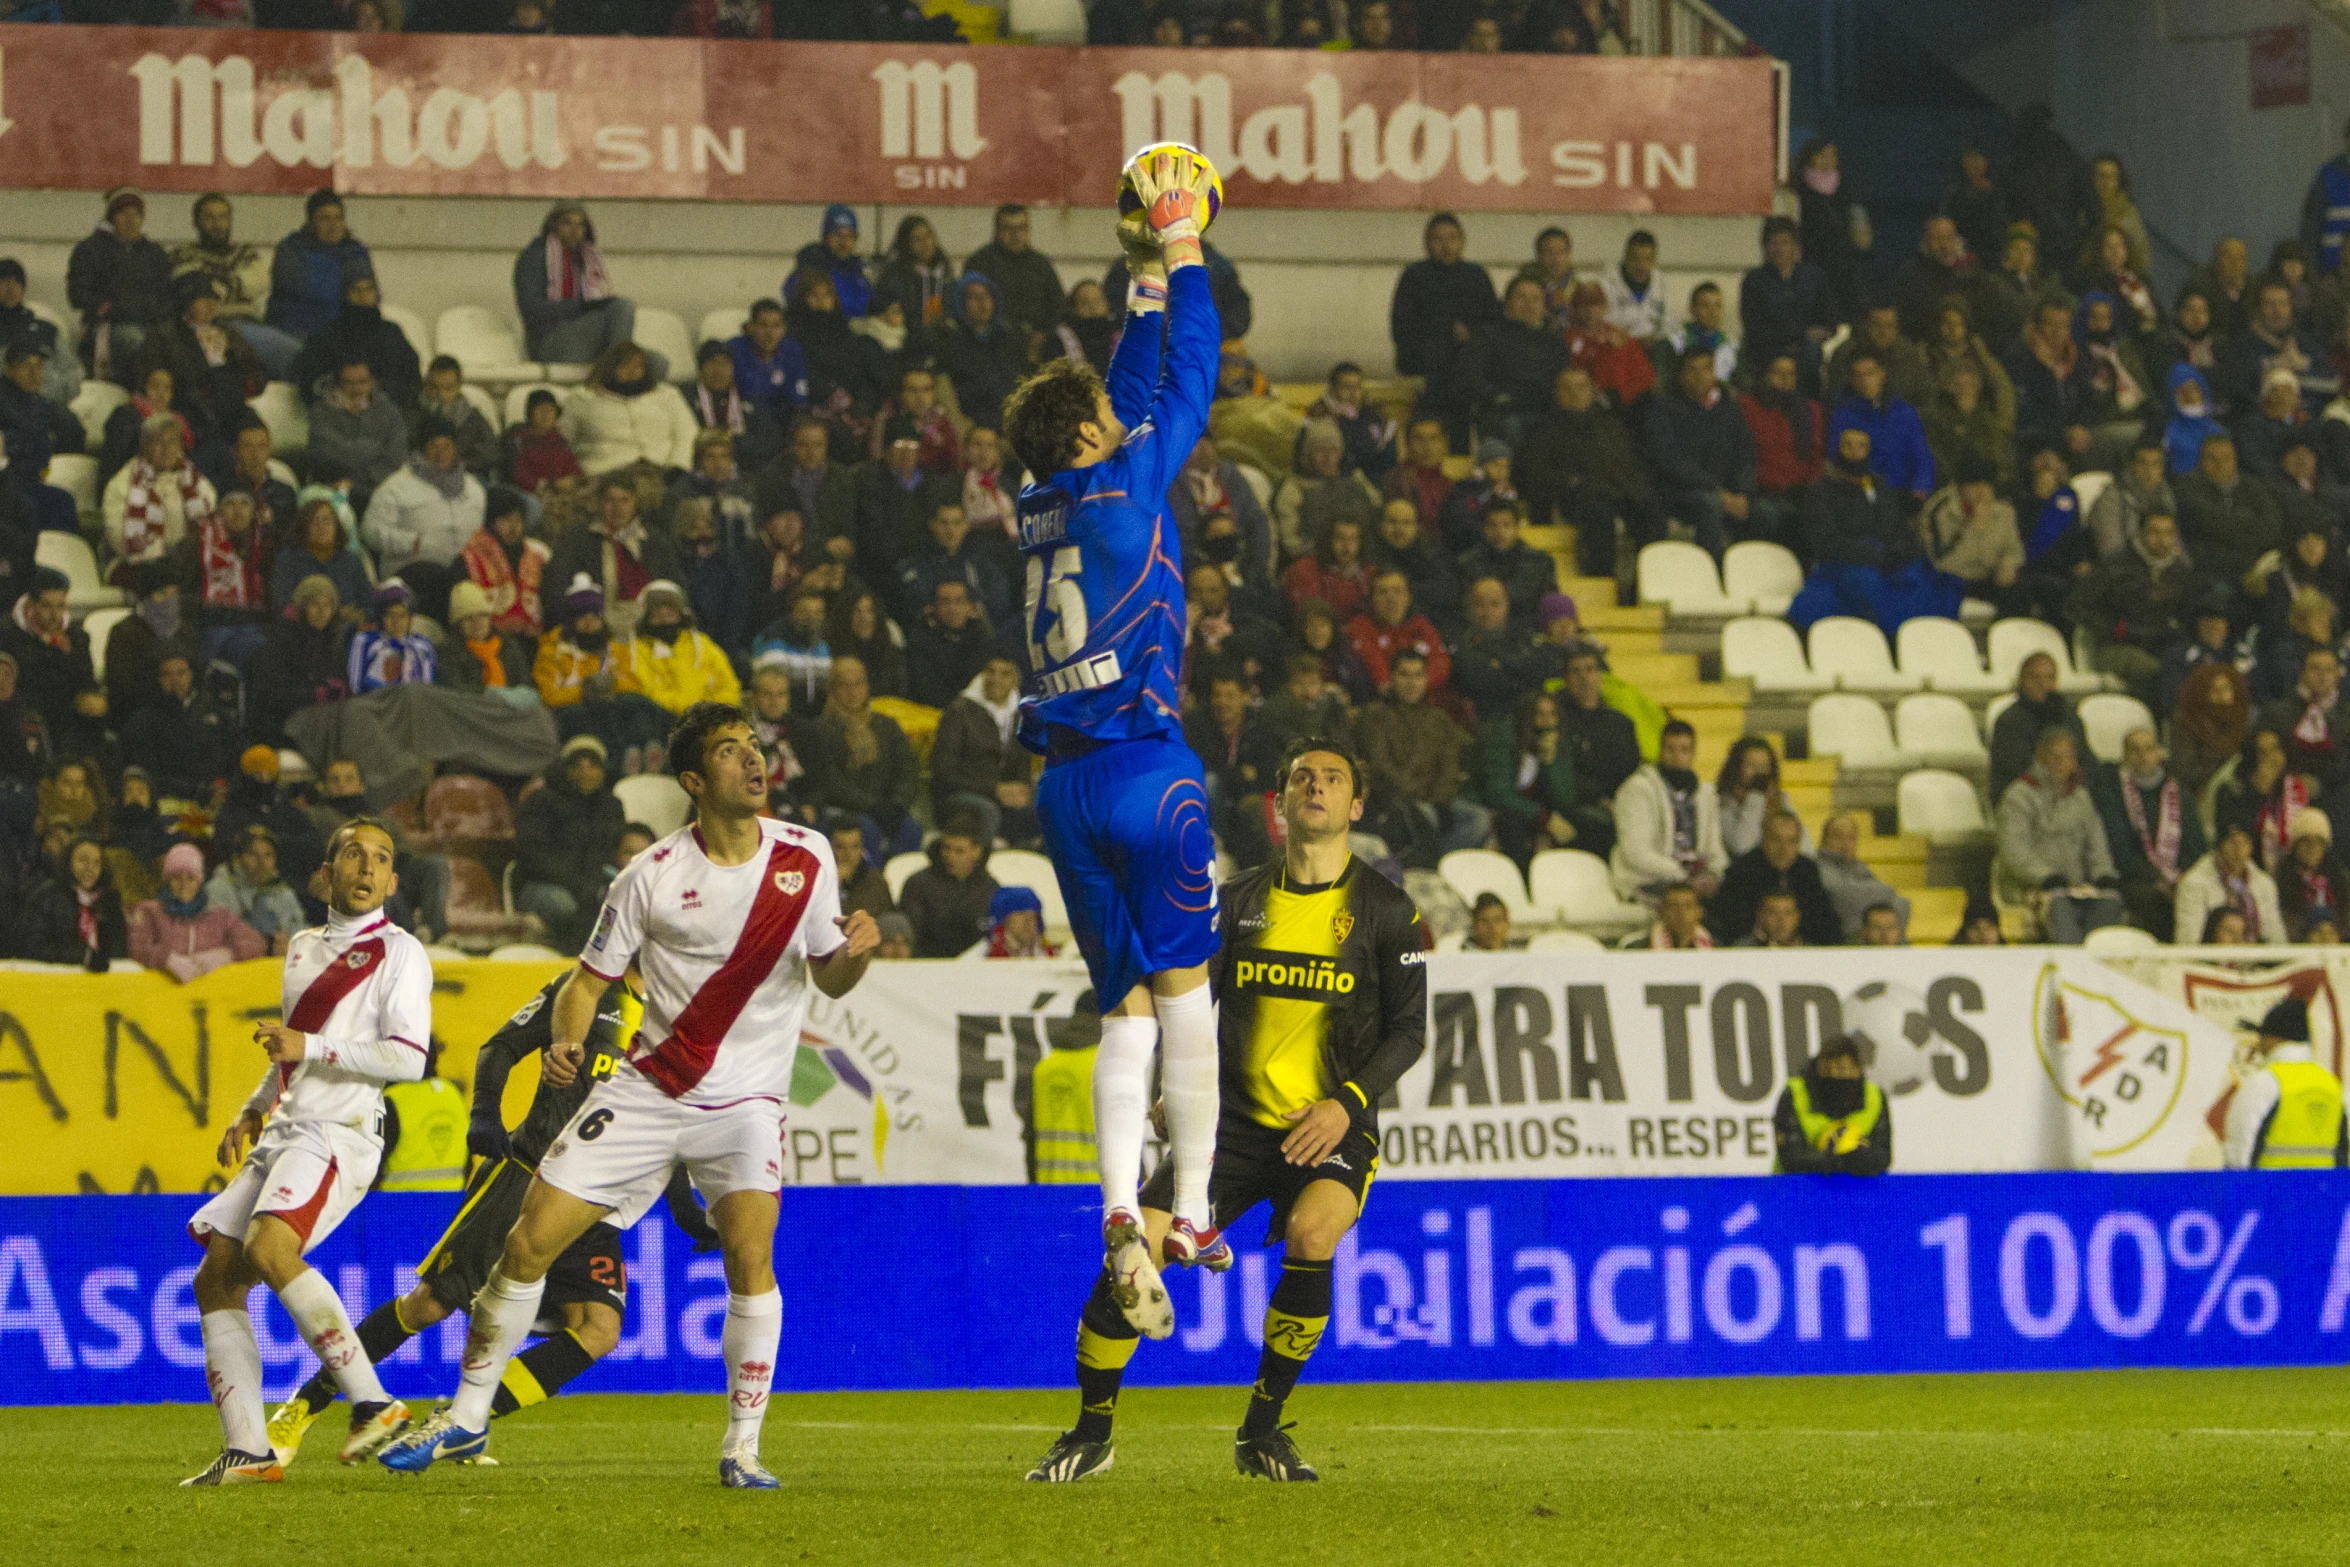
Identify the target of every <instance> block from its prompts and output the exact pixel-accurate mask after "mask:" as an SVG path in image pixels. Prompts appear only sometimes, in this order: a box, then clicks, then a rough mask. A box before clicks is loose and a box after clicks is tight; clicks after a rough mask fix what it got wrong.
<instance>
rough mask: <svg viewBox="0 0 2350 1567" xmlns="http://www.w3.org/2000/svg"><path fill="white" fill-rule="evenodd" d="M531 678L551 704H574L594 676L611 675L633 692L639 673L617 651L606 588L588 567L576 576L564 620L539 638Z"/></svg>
mask: <svg viewBox="0 0 2350 1567" xmlns="http://www.w3.org/2000/svg"><path fill="white" fill-rule="evenodd" d="M531 679H532V681H533V682H534V683H535V684H536V685H537V686H538V688H539V700H540V701H542V702H544V703H546V704H547V706H549V707H571V706H574V705H576V704H577V703H578V702H579V701H580V700H581V698H582V697H583V696H584V695H585V693H586V688H587V685H588V683H589V682H590V681H593V680H609V681H611V682H612V689H613V690H614V691H616V692H618V691H629V692H633V691H635V690H636V689H637V684H636V676H635V675H634V674H632V673H630V672H629V669H628V666H627V664H626V663H625V662H624V661H622V660H620V659H619V658H618V657H616V656H615V653H614V649H613V643H612V633H611V631H610V629H609V628H607V627H606V626H605V624H604V590H603V589H602V588H599V587H597V586H596V583H595V579H594V578H592V577H590V576H589V575H588V574H587V573H586V572H580V573H579V574H578V575H576V576H574V577H572V578H571V581H570V586H569V587H567V588H565V589H564V592H563V623H562V624H561V625H560V626H557V627H556V628H555V629H553V630H551V631H549V632H548V633H547V634H546V635H545V636H542V637H540V638H539V651H538V656H537V658H536V659H534V660H533V661H532V664H531Z"/></svg>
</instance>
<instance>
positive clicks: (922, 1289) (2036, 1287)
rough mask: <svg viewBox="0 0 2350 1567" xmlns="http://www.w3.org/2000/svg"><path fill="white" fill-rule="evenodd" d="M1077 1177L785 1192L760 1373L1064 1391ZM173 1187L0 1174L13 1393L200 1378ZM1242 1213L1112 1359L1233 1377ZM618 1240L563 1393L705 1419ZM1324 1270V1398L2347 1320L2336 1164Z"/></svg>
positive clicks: (457, 1323)
mask: <svg viewBox="0 0 2350 1567" xmlns="http://www.w3.org/2000/svg"><path fill="white" fill-rule="evenodd" d="M1095 1201H1096V1200H1095V1197H1094V1194H1093V1193H1092V1191H1091V1190H1090V1189H1088V1188H1053V1187H1027V1188H1006V1187H992V1188H990V1187H974V1188H956V1187H939V1186H919V1187H890V1188H866V1189H863V1190H847V1189H823V1188H806V1189H793V1190H787V1191H786V1192H785V1193H784V1197H783V1217H782V1227H781V1231H780V1233H779V1237H778V1244H777V1247H776V1254H775V1271H776V1275H777V1279H778V1287H779V1288H780V1290H781V1291H782V1295H783V1326H784V1332H783V1339H782V1345H781V1351H780V1356H779V1360H778V1364H777V1366H776V1370H775V1386H776V1388H777V1390H778V1391H795V1392H796V1391H816V1390H823V1389H842V1388H847V1389H887V1388H909V1389H910V1388H953V1387H1063V1386H1066V1385H1068V1383H1069V1381H1070V1377H1071V1368H1070V1364H1069V1361H1070V1343H1071V1335H1072V1325H1073V1323H1074V1321H1075V1319H1076V1315H1077V1311H1078V1308H1079V1306H1080V1305H1081V1304H1082V1302H1083V1299H1084V1295H1085V1292H1086V1289H1087V1286H1088V1283H1089V1281H1090V1280H1091V1279H1092V1277H1093V1275H1094V1272H1095V1270H1096V1269H1097V1268H1098V1267H1099V1265H1100V1260H1101V1248H1100V1242H1099V1239H1098V1238H1097V1236H1096V1233H1095V1229H1094V1226H1095V1222H1096V1206H1095ZM190 1207H191V1202H190V1200H189V1199H188V1198H185V1197H177V1198H174V1197H87V1198H6V1199H0V1403H11V1404H64V1403H115V1402H154V1401H157V1400H179V1401H186V1402H195V1401H199V1400H201V1399H203V1398H204V1397H205V1389H204V1372H203V1345H202V1339H201V1335H200V1332H199V1327H198V1313H197V1310H196V1305H195V1301H194V1298H193V1296H192V1294H191V1293H190V1288H189V1281H190V1280H191V1278H192V1277H193V1276H194V1273H195V1266H196V1261H197V1252H196V1249H195V1248H194V1247H193V1246H191V1245H190V1244H189V1243H188V1240H187V1236H186V1233H185V1231H184V1230H183V1229H182V1228H181V1226H182V1225H183V1224H184V1223H185V1221H186V1218H187V1215H188V1211H189V1208H190ZM455 1207H456V1197H455V1194H447V1195H445V1196H426V1195H416V1194H404V1195H399V1196H387V1195H384V1194H381V1193H379V1194H377V1195H375V1196H373V1197H370V1198H369V1199H368V1200H367V1201H366V1202H364V1203H363V1204H361V1205H360V1207H359V1209H358V1211H357V1213H356V1214H355V1215H354V1216H353V1217H352V1219H351V1220H350V1221H349V1222H348V1223H346V1224H345V1225H344V1226H343V1227H342V1228H341V1229H339V1230H338V1231H336V1232H335V1234H334V1235H333V1236H332V1237H330V1238H329V1239H328V1241H327V1242H326V1243H325V1244H324V1245H323V1246H321V1247H320V1248H319V1249H318V1251H317V1252H316V1253H314V1254H313V1257H312V1260H313V1261H314V1262H315V1263H316V1264H317V1265H318V1266H319V1267H320V1268H321V1269H322V1270H323V1271H324V1272H325V1274H326V1276H327V1277H328V1278H329V1279H332V1280H334V1281H335V1282H336V1285H337V1287H338V1288H339V1289H340V1290H341V1292H342V1294H343V1297H344V1299H345V1301H346V1303H347V1305H348V1306H349V1309H350V1311H351V1313H352V1315H353V1316H358V1315H360V1314H361V1313H362V1312H363V1311H365V1310H366V1309H367V1308H368V1307H370V1306H372V1305H374V1304H376V1303H378V1302H380V1301H382V1300H383V1299H385V1298H386V1296H387V1295H390V1294H392V1293H393V1292H397V1291H404V1290H405V1289H407V1288H408V1287H409V1285H410V1283H411V1282H412V1281H413V1278H414V1274H413V1272H412V1269H413V1267H414V1265H415V1263H416V1261H417V1259H419V1258H420V1257H422V1256H423V1255H424V1252H425V1250H426V1249H427V1248H428V1247H429V1246H430V1245H431V1244H432V1241H433V1239H434V1237H435V1236H436V1234H437V1233H438V1231H439V1228H440V1226H441V1225H442V1224H444V1223H445V1222H446V1220H447V1219H448V1217H449V1215H450V1214H451V1213H452V1212H453V1211H454V1210H455ZM917 1236H918V1237H920V1238H921V1240H920V1244H919V1247H918V1248H917V1249H916V1251H914V1252H909V1251H908V1246H909V1244H910V1242H909V1240H908V1238H909V1237H917ZM1262 1236H1263V1220H1262V1217H1261V1212H1260V1214H1259V1215H1252V1216H1251V1217H1250V1218H1248V1219H1246V1220H1244V1221H1243V1222H1242V1223H1241V1225H1240V1226H1239V1227H1237V1228H1236V1229H1235V1231H1234V1232H1233V1240H1234V1242H1235V1244H1236V1246H1237V1248H1238V1249H1239V1251H1240V1254H1241V1255H1240V1258H1239V1261H1238V1263H1237V1265H1236V1266H1235V1267H1234V1268H1233V1269H1232V1271H1231V1272H1229V1273H1226V1274H1221V1275H1219V1274H1209V1273H1202V1272H1198V1271H1194V1270H1178V1271H1176V1272H1175V1273H1173V1274H1171V1275H1170V1282H1171V1288H1172V1294H1173V1297H1174V1301H1175V1307H1176V1314H1177V1327H1176V1332H1175V1335H1174V1337H1173V1338H1172V1339H1170V1340H1168V1341H1167V1342H1165V1343H1163V1344H1146V1345H1144V1346H1143V1348H1142V1351H1141V1353H1140V1354H1139V1355H1137V1356H1136V1358H1135V1361H1134V1364H1133V1367H1132V1370H1131V1373H1130V1380H1131V1381H1132V1382H1134V1383H1221V1384H1225V1385H1228V1386H1230V1387H1232V1388H1233V1390H1234V1397H1235V1398H1236V1399H1237V1398H1239V1397H1241V1396H1242V1394H1241V1391H1240V1390H1241V1389H1243V1388H1245V1387H1246V1386H1247V1385H1248V1383H1249V1380H1250V1379H1251V1377H1253V1376H1254V1374H1255V1370H1256V1363H1257V1353H1258V1348H1259V1345H1260V1336H1261V1333H1262V1323H1263V1320H1264V1312H1265V1306H1266V1302H1267V1300H1268V1299H1269V1297H1270V1295H1271V1291H1272V1286H1273V1284H1274V1282H1275V1280H1276V1279H1277V1278H1278V1277H1279V1259H1278V1258H1277V1257H1275V1256H1273V1255H1271V1254H1270V1253H1268V1252H1266V1251H1265V1250H1263V1249H1262V1248H1261V1247H1260V1246H1259V1245H1258V1242H1259V1240H1260V1239H1261V1238H1262ZM627 1252H628V1259H629V1260H628V1284H629V1303H628V1324H627V1336H626V1337H625V1338H624V1340H623V1341H622V1343H621V1345H620V1347H619V1349H618V1351H617V1352H616V1353H615V1354H613V1355H612V1356H611V1357H610V1358H609V1359H608V1360H606V1361H605V1362H603V1363H602V1364H601V1365H599V1366H597V1367H596V1368H595V1369H594V1370H593V1371H591V1372H589V1373H588V1374H587V1375H586V1376H585V1377H583V1378H582V1379H581V1380H580V1381H579V1382H578V1383H577V1384H575V1385H576V1386H577V1388H578V1389H579V1390H581V1391H604V1392H620V1391H638V1392H681V1391H683V1392H700V1393H707V1394H709V1395H711V1400H712V1404H711V1407H712V1410H713V1414H712V1419H713V1421H715V1420H716V1419H717V1414H716V1411H717V1410H718V1408H719V1407H720V1406H719V1404H718V1398H719V1396H720V1392H721V1390H722V1389H723V1387H724V1385H725V1373H724V1369H723V1366H722V1365H721V1363H720V1359H719V1356H720V1342H719V1339H720V1333H721V1330H722V1327H723V1324H724V1318H725V1313H726V1281H725V1277H724V1273H723V1270H722V1268H721V1266H720V1263H719V1259H718V1258H717V1257H716V1256H715V1255H707V1256H696V1255H694V1254H693V1253H692V1252H691V1251H690V1250H689V1249H688V1248H687V1246H686V1245H685V1242H684V1240H683V1237H682V1236H681V1235H680V1234H679V1233H678V1232H677V1231H676V1230H675V1229H674V1228H672V1227H671V1226H670V1224H669V1222H668V1220H667V1219H666V1218H664V1217H662V1216H661V1215H660V1214H658V1213H656V1214H654V1215H652V1216H650V1217H648V1218H647V1219H646V1221H645V1222H643V1223H641V1224H639V1225H637V1227H636V1228H635V1229H634V1230H633V1231H632V1232H631V1233H630V1235H629V1236H628V1239H627ZM909 1268H912V1269H914V1270H915V1271H914V1272H912V1273H909V1271H908V1270H909ZM909 1280H912V1281H914V1282H915V1283H916V1284H917V1286H918V1287H914V1288H908V1287H907V1285H908V1282H909ZM1334 1284H1335V1291H1334V1300H1333V1303H1332V1311H1331V1318H1330V1329H1329V1332H1328V1333H1327V1335H1326V1336H1325V1337H1324V1338H1323V1340H1322V1344H1321V1348H1320V1350H1319V1352H1318V1353H1317V1354H1316V1355H1315V1356H1314V1360H1313V1364H1312V1367H1311V1369H1310V1370H1309V1371H1308V1373H1307V1384H1308V1386H1309V1388H1310V1387H1311V1386H1312V1385H1313V1384H1315V1383H1325V1382H1345V1381H1393V1380H1422V1379H1426V1380H1438V1379H1443V1380H1450V1379H1466V1378H1565V1377H1574V1378H1588V1377H1673V1376H1741V1375H1786V1374H1795V1373H1831V1372H1835V1373H1869V1372H1926V1371H2054V1370H2071V1369H2083V1368H2090V1367H2105V1366H2244V1365H2296V1364H2322V1363H2332V1362H2338V1361H2340V1360H2342V1359H2343V1358H2344V1356H2345V1339H2344V1326H2345V1322H2346V1320H2350V1175H2344V1174H2343V1173H2341V1172H2334V1171H2322V1172H2293V1173H2266V1174H2245V1173H2234V1174H2225V1173H2203V1174H2175V1175H2118V1176H2117V1175H2100V1174H2088V1173H2062V1174H2044V1175H2007V1176H1901V1175H1895V1176H1888V1177H1884V1178H1882V1179H1877V1180H1861V1179H1855V1178H1849V1177H1814V1176H1787V1177H1779V1178H1775V1179H1772V1178H1751V1177H1745V1178H1740V1177H1731V1178H1712V1179H1700V1180H1625V1181H1607V1182H1598V1181H1430V1182H1417V1183H1410V1184H1396V1185H1390V1184H1389V1183H1388V1182H1386V1181H1380V1182H1379V1183H1377V1184H1376V1185H1375V1186H1374V1187H1373V1188H1372V1192H1371V1196H1370V1199H1369V1203H1368V1206H1367V1208H1366V1210H1365V1213H1364V1217H1363V1221H1362V1223H1361V1225H1360V1226H1359V1227H1358V1229H1357V1230H1356V1232H1355V1233H1354V1234H1352V1235H1350V1236H1349V1237H1348V1239H1347V1241H1346V1242H1345V1244H1344V1245H1343V1246H1342V1247H1341V1248H1340V1250H1339V1252H1338V1255H1337V1259H1336V1263H1335V1267H1334ZM253 1300H254V1303H255V1306H256V1308H257V1310H256V1318H257V1326H258V1329H259V1336H260V1341H261V1347H262V1355H263V1360H264V1364H265V1376H266V1388H265V1391H266V1392H267V1393H268V1394H269V1395H270V1396H272V1397H275V1396H279V1395H280V1394H282V1393H283V1391H284V1390H286V1389H288V1388H290V1387H292V1386H293V1385H294V1384H296V1383H297V1382H298V1381H300V1380H301V1379H302V1378H303V1377H304V1376H306V1375H307V1374H308V1372H309V1371H310V1369H311V1365H312V1362H311V1357H310V1354H309V1351H308V1350H307V1348H305V1347H304V1345H303V1344H302V1342H301V1340H300V1338H299V1336H298V1335H297V1334H296V1333H295V1331H294V1327H293V1324H292V1322H291V1321H290V1320H288V1319H287V1317H286V1315H285V1312H284V1308H283V1307H281V1306H280V1305H278V1304H277V1303H276V1301H275V1300H274V1299H273V1298H272V1297H271V1296H270V1294H269V1292H268V1291H267V1290H256V1291H255V1293H254V1296H253ZM942 1302H944V1303H948V1309H944V1310H942V1309H940V1308H941V1304H942ZM463 1338H464V1320H463V1318H462V1317H452V1318H450V1319H449V1320H448V1322H447V1323H445V1324H443V1325H442V1326H441V1327H439V1328H436V1329H433V1330H431V1331H429V1332H427V1333H426V1334H424V1335H423V1336H422V1337H420V1338H417V1339H415V1340H412V1341H411V1342H410V1343H409V1344H407V1345H406V1346H405V1347H403V1348H402V1349H401V1351H400V1352H399V1353H398V1354H397V1355H396V1356H394V1357H392V1359H391V1360H390V1362H389V1363H388V1364H387V1365H386V1366H385V1368H384V1379H385V1382H386V1384H387V1385H388V1386H389V1387H390V1388H391V1389H392V1391H393V1392H394V1393H396V1394H398V1395H400V1396H403V1397H406V1398H409V1399H411V1400H414V1399H416V1398H419V1397H425V1396H432V1395H446V1394H447V1393H448V1392H449V1391H450V1390H451V1389H452V1388H453V1387H454V1386H455V1383H456V1378H457V1369H458V1362H459V1360H460V1357H461V1356H462V1354H463ZM517 1418H519V1419H524V1420H527V1419H529V1418H530V1416H529V1415H528V1414H527V1413H526V1414H524V1415H522V1416H519V1417H517ZM712 1430H713V1433H715V1431H716V1426H715V1425H713V1427H712ZM772 1445H773V1444H772V1439H771V1442H770V1446H771V1447H772ZM1022 1456H1023V1457H1025V1456H1027V1455H1022Z"/></svg>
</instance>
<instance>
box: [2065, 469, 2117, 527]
mask: <svg viewBox="0 0 2350 1567" xmlns="http://www.w3.org/2000/svg"><path fill="white" fill-rule="evenodd" d="M2072 483H2073V494H2074V495H2075V496H2076V497H2078V499H2079V500H2080V503H2081V516H2082V517H2083V518H2084V519H2086V518H2087V517H2088V515H2089V508H2090V507H2092V506H2094V505H2096V504H2097V498H2098V497H2099V496H2101V495H2103V494H2104V493H2105V491H2106V488H2107V487H2108V486H2109V485H2111V484H2112V483H2113V475H2112V474H2110V473H2106V472H2104V471H2103V470H2101V469H2099V470H2093V471H2091V472H2089V473H2076V474H2074V475H2073V480H2072Z"/></svg>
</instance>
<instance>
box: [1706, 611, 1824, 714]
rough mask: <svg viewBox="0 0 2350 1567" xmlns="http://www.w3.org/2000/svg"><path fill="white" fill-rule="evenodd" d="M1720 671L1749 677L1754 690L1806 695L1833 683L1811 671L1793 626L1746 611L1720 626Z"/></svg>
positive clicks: (1732, 678)
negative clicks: (1744, 614)
mask: <svg viewBox="0 0 2350 1567" xmlns="http://www.w3.org/2000/svg"><path fill="white" fill-rule="evenodd" d="M1722 674H1723V676H1724V677H1725V678H1728V679H1731V680H1739V679H1744V680H1751V681H1752V682H1754V689H1755V690H1756V691H1758V692H1760V691H1794V692H1799V693H1802V694H1804V695H1809V694H1811V693H1812V692H1815V691H1825V690H1827V689H1829V688H1830V687H1831V686H1833V685H1834V684H1835V681H1834V680H1832V679H1830V678H1828V677H1827V676H1825V675H1818V674H1814V673H1813V672H1812V667H1811V664H1810V662H1809V661H1808V660H1807V659H1805V657H1804V656H1803V640H1802V639H1801V638H1800V637H1798V636H1796V634H1795V628H1794V627H1793V626H1790V625H1788V624H1787V622H1785V621H1784V620H1780V619H1778V618H1776V617H1775V616H1764V615H1748V616H1745V617H1744V618H1742V619H1739V620H1733V621H1731V622H1730V623H1729V624H1728V625H1726V626H1724V627H1723V628H1722Z"/></svg>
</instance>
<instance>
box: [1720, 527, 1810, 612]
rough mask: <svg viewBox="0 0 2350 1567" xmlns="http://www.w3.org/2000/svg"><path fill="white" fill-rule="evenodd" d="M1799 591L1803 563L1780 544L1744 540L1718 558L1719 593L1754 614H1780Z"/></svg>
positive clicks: (1801, 584) (1801, 581)
mask: <svg viewBox="0 0 2350 1567" xmlns="http://www.w3.org/2000/svg"><path fill="white" fill-rule="evenodd" d="M1802 591H1803V562H1801V561H1799V560H1797V559H1796V558H1795V552H1794V551H1793V550H1791V549H1789V548H1787V546H1786V545H1784V544H1773V543H1772V542H1771V541H1770V540H1768V539H1748V540H1747V541H1745V542H1744V543H1742V544H1733V545H1731V546H1730V548H1729V549H1728V551H1726V552H1725V553H1724V554H1723V556H1722V592H1723V593H1724V594H1726V595H1727V596H1728V597H1729V598H1730V600H1731V601H1732V602H1733V603H1738V604H1746V605H1750V606H1752V608H1753V610H1754V612H1755V613H1756V614H1758V615H1784V614H1786V613H1787V606H1788V605H1790V604H1792V603H1794V602H1795V595H1796V594H1798V593H1801V592H1802Z"/></svg>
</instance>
